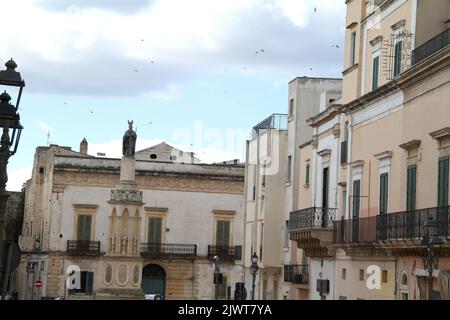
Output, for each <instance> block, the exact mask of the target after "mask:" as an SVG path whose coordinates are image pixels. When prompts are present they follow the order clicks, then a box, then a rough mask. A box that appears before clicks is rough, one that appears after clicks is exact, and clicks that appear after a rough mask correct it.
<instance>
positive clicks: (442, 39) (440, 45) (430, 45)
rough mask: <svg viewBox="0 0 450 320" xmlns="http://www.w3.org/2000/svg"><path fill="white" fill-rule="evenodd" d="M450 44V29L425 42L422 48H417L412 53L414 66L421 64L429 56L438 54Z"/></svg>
mask: <svg viewBox="0 0 450 320" xmlns="http://www.w3.org/2000/svg"><path fill="white" fill-rule="evenodd" d="M449 44H450V29H447V30H445V31H444V32H442V33H440V34H438V35H437V36H436V37H434V38H432V39H430V40H429V41H427V42H425V43H424V44H423V45H421V46H420V47H418V48H416V49H415V50H413V52H412V61H411V63H412V65H413V66H414V65H416V64H418V63H419V62H421V61H423V60H425V59H426V58H428V57H429V56H431V55H433V54H435V53H436V52H438V51H440V50H441V49H444V48H445V47H446V46H448V45H449Z"/></svg>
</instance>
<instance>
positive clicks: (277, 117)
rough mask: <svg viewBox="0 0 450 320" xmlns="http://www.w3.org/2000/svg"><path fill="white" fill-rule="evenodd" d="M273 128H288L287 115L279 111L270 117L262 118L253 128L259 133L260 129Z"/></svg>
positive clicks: (281, 129)
mask: <svg viewBox="0 0 450 320" xmlns="http://www.w3.org/2000/svg"><path fill="white" fill-rule="evenodd" d="M267 129H275V130H280V131H286V130H287V129H288V115H287V114H281V113H274V114H273V115H271V116H270V117H268V118H266V119H264V120H263V121H261V122H260V123H258V124H257V125H256V126H254V127H253V130H254V131H255V132H256V134H259V131H260V130H267Z"/></svg>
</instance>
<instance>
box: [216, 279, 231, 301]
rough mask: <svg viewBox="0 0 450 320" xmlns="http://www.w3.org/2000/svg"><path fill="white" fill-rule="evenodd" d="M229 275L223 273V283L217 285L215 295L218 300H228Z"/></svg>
mask: <svg viewBox="0 0 450 320" xmlns="http://www.w3.org/2000/svg"><path fill="white" fill-rule="evenodd" d="M227 282H228V277H227V276H226V275H223V277H222V284H219V285H216V288H215V293H214V297H215V298H216V300H226V299H227V289H228V285H227Z"/></svg>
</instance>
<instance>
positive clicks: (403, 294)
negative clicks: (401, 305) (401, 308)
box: [402, 292, 408, 300]
mask: <svg viewBox="0 0 450 320" xmlns="http://www.w3.org/2000/svg"><path fill="white" fill-rule="evenodd" d="M402 300H408V293H406V292H402Z"/></svg>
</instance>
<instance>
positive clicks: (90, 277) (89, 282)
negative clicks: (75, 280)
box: [86, 272, 94, 295]
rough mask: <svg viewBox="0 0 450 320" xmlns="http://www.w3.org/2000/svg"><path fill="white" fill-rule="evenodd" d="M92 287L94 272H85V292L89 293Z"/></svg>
mask: <svg viewBox="0 0 450 320" xmlns="http://www.w3.org/2000/svg"><path fill="white" fill-rule="evenodd" d="M93 289H94V273H93V272H87V273H86V294H89V295H91V294H92V292H93Z"/></svg>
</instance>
